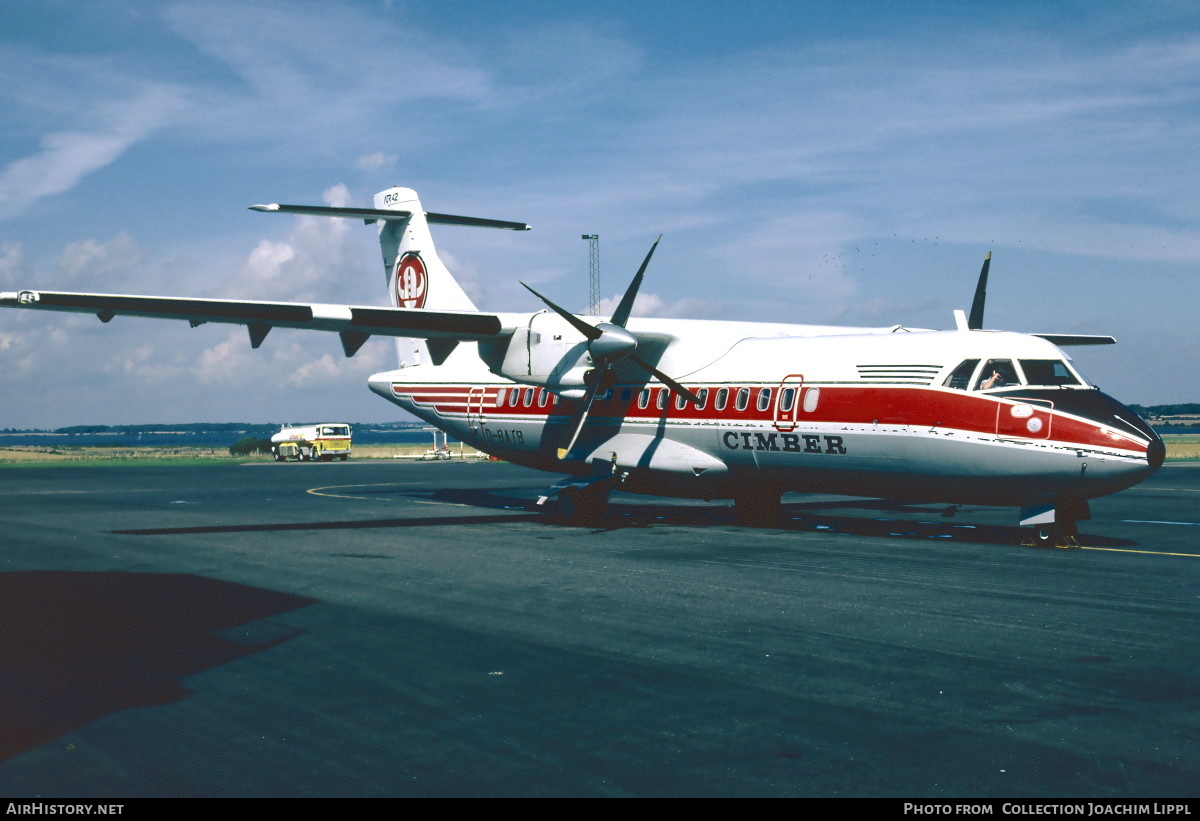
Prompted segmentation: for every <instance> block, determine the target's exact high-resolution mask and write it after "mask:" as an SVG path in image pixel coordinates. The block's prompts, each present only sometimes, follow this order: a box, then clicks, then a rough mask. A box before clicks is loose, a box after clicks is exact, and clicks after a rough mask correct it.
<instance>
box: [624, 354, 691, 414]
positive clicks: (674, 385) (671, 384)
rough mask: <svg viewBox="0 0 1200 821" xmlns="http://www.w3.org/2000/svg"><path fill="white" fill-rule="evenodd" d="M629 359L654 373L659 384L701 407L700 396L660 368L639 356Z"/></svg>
mask: <svg viewBox="0 0 1200 821" xmlns="http://www.w3.org/2000/svg"><path fill="white" fill-rule="evenodd" d="M629 358H630V359H632V360H633V361H634V362H636V363H638V364H639V365H641V366H642V367H643V368H645V369H646V370H647V371H649V372H650V373H652V374H653V375H654V376H655V378H657V379H658V381H659V382H662V383H663V384H664V385H666V386H667V387H668V388H670V389H671V390H673V391H675V393H677V394H679V395H680V396H682V397H684V398H685V399H687V400H688V401H689V402H691V403H692V404H693V405H699V404H700V397H699V396H696V394H694V393H692V392H691V391H690V390H688V389H687V388H685V387H684V386H683V385H680V384H679V383H678V382H676V381H675V380H674V379H672V378H671V377H669V376H667V375H666V374H665V373H663V372H662V371H660V370H659V369H658V368H656V367H654V366H653V365H651V364H650V363H649V362H647V361H646V360H644V359H642V358H641V357H639V356H631V357H629Z"/></svg>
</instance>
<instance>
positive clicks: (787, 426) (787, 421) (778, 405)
mask: <svg viewBox="0 0 1200 821" xmlns="http://www.w3.org/2000/svg"><path fill="white" fill-rule="evenodd" d="M787 388H792V389H794V390H795V391H796V392H795V394H793V396H792V407H791V409H789V410H786V411H785V410H782V408H783V392H784V390H785V389H787ZM803 390H804V374H802V373H789V374H788V375H787V376H785V377H784V378H783V379H782V381H780V383H779V390H778V391H777V392H776V395H775V401H774V402H772V403H771V408H772V411H773V414H772V415H773V417H774V418H773V419H772V420H771V421H772V423H773V424H774V425H775V430H777V431H779V432H780V433H789V432H791V431H794V430H795V429H796V420H797V418H798V415H799V413H800V395H801V393H802V392H803Z"/></svg>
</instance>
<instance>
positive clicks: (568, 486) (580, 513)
mask: <svg viewBox="0 0 1200 821" xmlns="http://www.w3.org/2000/svg"><path fill="white" fill-rule="evenodd" d="M624 479H625V475H624V474H620V475H614V476H606V477H605V478H603V479H599V480H592V481H590V482H587V481H581V480H579V479H575V478H570V477H568V478H566V479H563V480H562V481H561V482H558V483H557V484H555V485H554V486H553V487H552V488H550V489H549V490H548V491H546V493H545V495H544V496H540V497H538V501H537V503H538V504H539V505H544V504H545V503H546V501H547V500H548V499H549V498H550V497H551V496H555V495H557V497H558V515H559V516H560V517H561V518H562V519H564V520H565V521H566V522H567V524H572V525H579V526H581V527H598V526H599V525H601V524H603V523H604V509H605V508H606V507H607V506H608V497H609V494H611V493H612V491H613V488H615V487H616V486H617V485H619V484H621V482H622V481H624Z"/></svg>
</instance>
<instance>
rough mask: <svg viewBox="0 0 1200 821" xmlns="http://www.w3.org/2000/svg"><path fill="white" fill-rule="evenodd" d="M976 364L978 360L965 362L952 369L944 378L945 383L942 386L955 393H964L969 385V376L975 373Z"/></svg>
mask: <svg viewBox="0 0 1200 821" xmlns="http://www.w3.org/2000/svg"><path fill="white" fill-rule="evenodd" d="M978 364H979V360H978V359H967V360H965V361H964V362H963V363H962V364H961V365H959V366H958V367H957V368H955V369H954V372H953V373H951V374H950V375H949V376H948V377H946V381H945V382H944V383H943V384H944V385H945V386H946V387H947V388H954V389H955V390H956V391H965V390H966V389H967V387H968V386H969V385H970V384H971V374H973V373H975V366H976V365H978Z"/></svg>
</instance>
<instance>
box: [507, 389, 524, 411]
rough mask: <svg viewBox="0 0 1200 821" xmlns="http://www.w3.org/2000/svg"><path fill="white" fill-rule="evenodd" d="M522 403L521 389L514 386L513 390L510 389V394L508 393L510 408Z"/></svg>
mask: <svg viewBox="0 0 1200 821" xmlns="http://www.w3.org/2000/svg"><path fill="white" fill-rule="evenodd" d="M520 403H521V389H520V388H513V389H512V390H511V391H509V394H508V406H509V407H510V408H515V407H516V406H517V405H519V404H520Z"/></svg>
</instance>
